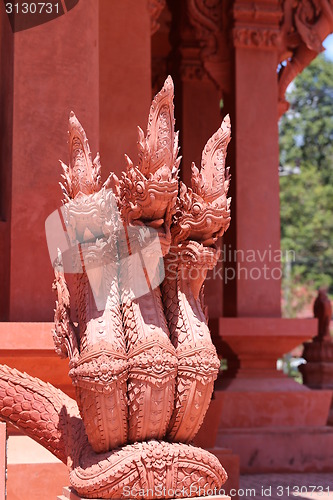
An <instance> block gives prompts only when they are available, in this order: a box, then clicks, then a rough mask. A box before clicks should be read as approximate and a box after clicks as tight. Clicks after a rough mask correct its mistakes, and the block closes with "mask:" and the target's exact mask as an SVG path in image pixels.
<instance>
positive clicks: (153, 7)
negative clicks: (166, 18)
mask: <svg viewBox="0 0 333 500" xmlns="http://www.w3.org/2000/svg"><path fill="white" fill-rule="evenodd" d="M165 5H166V0H148V12H149V14H150V33H151V35H153V34H154V33H156V31H158V29H159V27H160V24H159V23H158V21H157V20H158V18H159V17H160V15H161V12H162V10H163V9H164V7H165Z"/></svg>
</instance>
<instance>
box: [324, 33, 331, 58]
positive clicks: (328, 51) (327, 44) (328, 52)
mask: <svg viewBox="0 0 333 500" xmlns="http://www.w3.org/2000/svg"><path fill="white" fill-rule="evenodd" d="M323 45H324V47H325V49H326V50H325V55H326V57H328V59H330V60H331V61H333V34H332V35H329V36H328V37H327V38H326V40H325V41H324V43H323Z"/></svg>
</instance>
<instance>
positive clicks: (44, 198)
mask: <svg viewBox="0 0 333 500" xmlns="http://www.w3.org/2000/svg"><path fill="white" fill-rule="evenodd" d="M98 7H99V6H98V2H96V1H95V0H85V1H84V2H79V3H78V5H77V6H76V7H75V8H73V9H72V10H71V11H69V12H68V13H67V14H65V15H63V16H61V17H59V18H57V19H55V20H53V21H50V22H48V23H46V24H43V25H40V26H37V27H35V28H32V29H29V30H26V31H21V32H18V33H15V35H14V36H15V47H14V63H15V65H14V118H13V120H14V124H13V177H12V221H11V265H10V283H11V285H10V320H11V321H45V320H51V319H52V317H53V309H54V301H55V297H54V295H53V292H52V290H51V284H52V281H53V277H54V275H53V270H52V267H51V263H50V259H49V255H48V250H47V245H46V239H45V230H44V224H45V219H46V218H47V216H48V215H49V214H50V213H51V212H53V211H54V210H55V209H56V208H57V207H59V205H60V203H61V199H62V193H61V190H60V187H59V188H57V185H58V182H59V180H60V173H61V169H60V166H59V161H58V160H59V158H61V159H62V160H63V161H65V162H67V161H68V147H67V122H68V116H69V112H70V111H71V110H73V111H74V112H75V113H76V115H77V116H78V118H79V120H80V121H81V122H82V124H83V126H84V128H85V129H86V132H87V136H88V138H89V141H90V146H91V149H92V150H93V151H96V149H97V147H98V133H99V130H98V128H99V99H98V95H99V94H98V67H99V59H98Z"/></svg>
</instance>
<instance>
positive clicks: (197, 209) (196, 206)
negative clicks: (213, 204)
mask: <svg viewBox="0 0 333 500" xmlns="http://www.w3.org/2000/svg"><path fill="white" fill-rule="evenodd" d="M192 212H193V214H194V215H198V214H199V213H200V212H201V206H200V205H199V203H195V204H194V205H193V206H192Z"/></svg>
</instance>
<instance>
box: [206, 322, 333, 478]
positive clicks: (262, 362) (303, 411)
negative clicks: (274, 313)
mask: <svg viewBox="0 0 333 500" xmlns="http://www.w3.org/2000/svg"><path fill="white" fill-rule="evenodd" d="M316 326H317V322H316V320H285V319H279V318H220V319H219V320H216V321H212V322H211V328H212V331H213V336H214V342H215V339H216V342H215V344H216V346H217V349H218V352H219V353H220V354H221V355H222V356H224V353H227V359H228V368H229V369H228V371H227V372H223V374H222V376H221V377H220V379H219V380H218V382H217V390H216V391H215V398H216V400H219V401H220V402H221V407H222V410H221V418H220V423H219V431H218V434H217V439H216V445H215V446H220V447H223V448H231V449H232V450H233V452H234V453H236V454H238V455H239V456H240V471H241V473H261V472H280V471H282V470H285V471H295V472H296V471H297V472H302V471H306V470H313V471H323V470H328V468H329V467H332V463H333V462H332V452H331V451H330V447H329V446H328V447H326V446H325V445H324V443H325V441H326V442H327V443H331V442H332V443H333V430H332V428H330V427H326V425H327V418H328V413H329V409H330V404H331V399H332V391H330V390H321V391H315V390H310V389H309V388H307V387H304V386H303V385H301V384H298V383H297V382H295V381H294V380H292V379H290V378H288V377H287V376H286V375H284V374H283V373H282V372H279V371H277V370H276V361H277V359H278V358H279V357H281V356H282V355H283V354H284V353H287V352H289V351H290V350H291V349H292V348H294V347H296V346H297V345H299V344H301V343H302V342H304V340H305V339H309V338H311V337H313V336H314V335H315V333H316ZM229 359H230V360H231V363H229ZM296 437H297V439H296ZM283 442H284V443H285V444H284V445H283V446H282V444H281V443H283ZM296 443H298V445H296ZM325 450H326V452H325ZM330 464H331V465H330Z"/></svg>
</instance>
